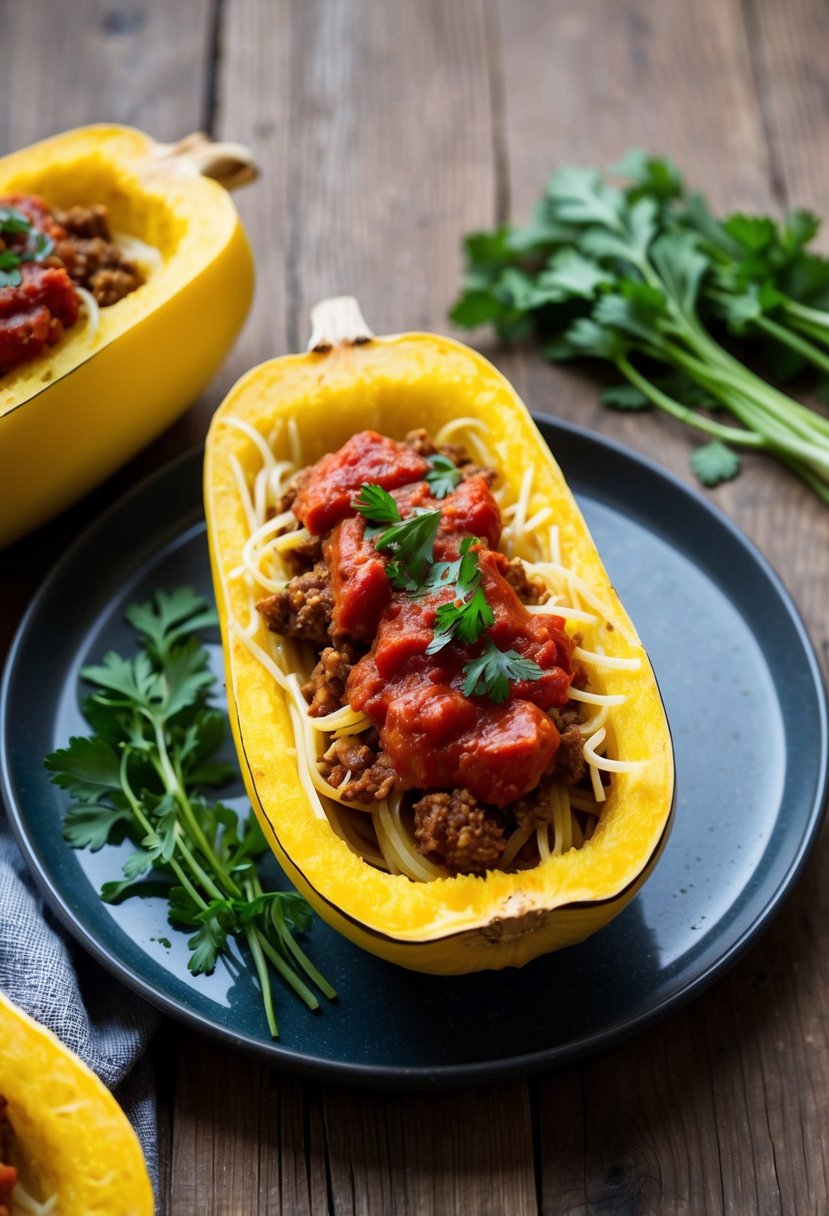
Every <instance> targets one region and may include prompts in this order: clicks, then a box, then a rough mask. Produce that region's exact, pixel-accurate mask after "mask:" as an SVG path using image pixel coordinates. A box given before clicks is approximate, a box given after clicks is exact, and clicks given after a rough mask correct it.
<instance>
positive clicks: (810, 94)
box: [0, 0, 829, 1216]
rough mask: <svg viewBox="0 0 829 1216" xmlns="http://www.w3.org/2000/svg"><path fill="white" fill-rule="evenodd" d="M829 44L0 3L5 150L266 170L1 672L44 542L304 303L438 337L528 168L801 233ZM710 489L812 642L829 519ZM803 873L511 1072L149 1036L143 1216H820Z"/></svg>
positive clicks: (567, 384) (599, 8)
mask: <svg viewBox="0 0 829 1216" xmlns="http://www.w3.org/2000/svg"><path fill="white" fill-rule="evenodd" d="M828 24H829V16H828V15H827V10H826V7H825V5H823V4H822V3H820V0H790V3H789V4H787V5H786V6H782V5H780V4H779V3H778V2H777V0H698V3H696V4H693V5H691V4H688V3H686V2H683V0H664V3H660V4H652V3H648V2H647V0H468V2H466V3H464V4H458V3H446V2H445V0H423V2H420V0H419V2H418V3H416V4H412V3H406V2H405V0H388V2H383V0H355V2H351V3H348V2H347V0H309V2H307V3H306V2H304V0H303V2H299V0H177V3H176V4H162V3H153V2H151V0H109V2H108V3H107V2H105V0H77V3H73V4H72V5H71V6H70V5H64V4H58V3H56V2H55V0H26V3H22V4H21V3H18V4H12V3H11V0H0V79H2V80H3V81H4V89H3V104H2V105H0V152H2V151H5V150H7V149H10V148H12V147H17V146H20V145H23V144H25V143H28V142H30V141H32V140H33V139H36V138H39V137H41V136H43V135H45V134H48V133H50V132H53V131H56V130H59V129H63V128H65V127H68V126H71V125H75V124H80V123H84V122H89V121H96V120H102V119H114V120H117V121H124V122H132V123H135V124H136V125H138V126H141V127H143V128H144V129H146V130H149V131H151V132H152V133H154V134H156V135H157V136H159V137H161V138H172V137H174V136H176V135H179V134H181V133H182V132H183V131H185V130H189V129H191V128H194V127H198V126H200V125H204V124H205V123H207V124H208V125H209V124H210V123H211V122H212V123H213V126H214V134H217V135H220V136H223V137H226V138H233V139H240V140H243V141H245V142H248V143H250V144H251V145H252V146H253V148H254V150H255V151H256V153H257V155H258V158H259V160H260V163H261V166H262V169H263V180H262V181H261V182H260V184H259V185H257V186H255V187H253V188H251V189H250V190H248V191H245V192H243V193H242V194H240V195H239V206H240V210H241V211H242V214H243V217H244V219H245V222H246V224H247V227H248V230H249V233H250V236H251V239H252V242H253V245H254V248H255V251H256V257H257V264H258V267H259V285H258V291H257V298H256V303H255V307H254V310H253V313H252V315H251V318H250V321H249V323H248V325H247V327H246V329H245V331H244V333H243V335H242V337H241V339H240V342H239V344H238V346H237V348H236V350H235V352H234V353H233V355H232V356H231V359H230V360H229V362H228V364H227V365H226V367H225V368H224V369H223V371H222V373H221V374H220V375H219V377H217V379H216V381H215V382H214V384H213V385H212V386H211V388H210V390H209V391H208V393H207V394H206V395H205V397H204V398H203V399H202V401H201V402H200V403H198V404H197V406H196V408H195V409H194V410H193V411H191V412H190V414H189V415H188V417H187V418H186V419H185V420H183V421H182V422H181V423H179V424H178V425H177V426H176V427H174V428H173V429H172V430H171V431H170V432H169V433H168V434H167V435H166V436H165V437H164V438H163V439H162V440H161V441H159V442H158V443H156V444H155V445H153V446H152V447H151V448H150V449H148V450H147V452H145V453H143V454H142V456H141V457H139V458H138V459H137V460H136V461H133V462H132V464H131V465H130V466H128V467H127V469H126V470H124V471H123V472H122V473H121V474H119V475H118V476H117V477H116V478H113V479H112V480H111V481H110V482H109V483H108V484H107V485H105V486H104V487H102V488H101V489H100V490H99V491H97V492H96V494H95V495H93V496H92V497H91V498H90V499H89V500H87V501H86V502H85V503H84V504H81V505H80V506H79V507H77V508H75V509H74V510H73V511H72V512H69V513H67V515H66V517H65V518H64V519H63V520H61V521H59V522H58V523H57V524H55V525H54V526H52V527H50V529H49V530H48V534H46V533H44V534H43V535H42V536H41V537H40V538H35V539H34V540H33V541H31V542H23V543H22V544H21V545H18V546H15V547H14V548H13V549H12V550H10V551H8V552H7V553H6V554H4V555H3V556H2V557H0V580H2V581H1V582H0V596H2V606H3V611H2V613H0V649H2V648H3V647H4V644H5V642H6V641H7V636H8V635H9V634H10V632H11V628H12V625H13V624H14V621H15V620H16V618H17V617H18V616H19V614H20V612H21V611H22V609H23V607H24V606H25V603H26V602H27V600H28V599H29V597H30V596H31V593H32V591H33V589H34V587H35V585H36V583H37V581H38V580H39V578H40V577H42V575H43V574H44V573H45V572H46V571H47V569H48V568H49V565H50V564H51V562H52V561H53V560H54V558H55V557H56V556H57V554H58V553H59V552H60V551H61V549H62V548H63V547H64V545H65V544H66V542H67V541H68V540H69V538H70V537H71V536H73V535H74V534H75V533H76V532H77V531H78V530H79V529H80V527H82V526H83V524H84V523H85V522H86V521H87V520H89V519H91V518H93V517H94V516H95V515H96V514H97V513H98V512H99V511H100V510H101V509H102V507H103V506H104V505H105V504H106V503H107V502H108V501H111V500H112V498H114V497H115V495H116V493H117V492H118V490H119V489H120V488H122V487H123V486H124V485H126V484H129V482H130V481H132V480H135V478H136V477H138V476H139V474H140V473H141V472H142V471H145V470H149V469H151V468H153V467H155V466H157V465H158V464H160V463H162V462H163V460H164V459H165V458H166V457H167V456H169V455H171V454H173V453H175V452H177V451H179V450H181V449H182V448H183V447H185V446H187V445H188V444H190V443H192V442H193V441H196V440H198V439H200V438H201V436H203V434H204V431H205V429H206V426H207V422H208V419H209V416H210V413H211V411H212V408H213V407H214V405H215V404H216V402H217V401H218V400H219V398H220V396H221V395H222V393H223V392H224V391H225V389H226V388H227V386H228V385H229V384H230V383H231V382H232V380H233V379H234V378H235V377H236V376H237V375H238V374H240V373H241V372H242V371H243V370H244V369H245V368H247V367H249V366H251V365H252V364H254V363H256V362H258V361H260V360H262V359H264V358H268V357H270V356H271V355H273V354H276V353H282V352H284V351H286V350H291V349H299V348H300V347H301V346H302V345H303V343H304V340H305V337H306V334H307V313H308V309H309V307H310V305H311V304H312V303H314V302H315V301H316V300H317V299H318V298H320V297H322V296H325V295H328V294H332V293H335V292H339V291H350V292H354V293H356V294H357V295H358V296H359V297H360V299H361V301H362V303H363V306H364V309H365V312H366V316H367V318H368V319H369V321H370V322H371V323H372V324H373V325H374V326H375V327H376V328H377V329H378V331H380V330H386V331H393V330H397V329H403V328H412V327H418V326H423V327H425V328H436V329H441V330H445V329H446V328H447V323H446V319H445V317H446V309H447V307H448V306H449V304H450V302H451V300H452V298H453V296H454V294H455V291H456V287H457V283H458V279H459V273H460V256H459V247H460V239H461V236H462V234H463V233H464V232H465V231H467V230H469V229H473V228H478V227H488V226H491V225H492V223H493V222H494V221H495V220H496V219H497V218H502V217H503V216H504V215H505V214H506V211H507V209H508V208H511V209H512V212H513V214H514V216H515V217H516V218H517V219H523V218H524V217H525V216H526V215H527V214H528V212H529V208H530V206H531V203H532V201H533V199H534V198H535V197H536V195H537V193H538V192H539V190H540V188H541V186H542V184H543V182H544V180H545V178H546V177H547V176H548V174H549V173H550V172H551V170H552V169H553V168H554V167H555V166H556V165H558V164H561V163H566V162H569V163H593V164H602V163H609V162H612V161H614V160H616V159H617V158H618V156H619V155H620V154H621V152H622V151H624V149H625V148H626V147H627V146H629V145H630V144H639V145H642V146H645V147H647V148H649V149H652V150H654V151H660V150H664V151H667V152H669V153H670V154H671V155H672V156H673V157H675V158H676V159H677V160H678V161H679V162H680V164H681V165H682V167H683V169H684V170H685V172H686V175H687V177H688V179H689V180H690V181H691V182H693V183H694V184H695V185H697V186H699V187H700V188H702V189H703V190H705V192H706V193H707V194H709V196H710V197H711V198H712V200H713V202H714V203H715V205H716V206H717V207H721V208H726V207H744V208H748V209H759V208H764V209H765V208H768V207H770V206H771V207H774V206H775V205H777V206H784V205H808V206H811V207H814V208H815V209H816V210H817V211H819V212H821V213H823V214H829V179H827V174H829V168H828V167H827V160H826V156H825V151H824V149H825V145H826V141H827V138H829V113H827V110H829V101H827V96H829V95H828V94H827V92H826V89H825V63H824V61H825V48H826V46H827V38H829V29H827V25H828ZM24 80H25V81H27V82H29V83H31V84H32V85H33V86H34V88H35V89H36V91H37V97H38V101H37V104H36V105H30V104H29V103H28V102H26V101H24V99H23V93H22V87H21V86H22V83H23V81H24ZM475 337H476V340H477V341H478V344H479V345H480V346H481V348H482V349H484V350H485V351H486V352H487V353H489V354H491V355H492V356H493V357H494V358H495V360H496V362H497V363H498V364H499V366H501V367H502V368H503V369H504V370H505V371H507V374H509V375H510V376H511V377H512V378H513V379H514V381H515V383H516V385H517V387H518V388H519V391H521V392H522V394H523V395H524V396H525V398H526V399H527V401H528V403H529V404H530V405H531V406H534V407H535V408H540V409H543V410H547V411H549V412H552V413H557V414H560V415H561V416H563V417H566V418H570V419H572V420H574V421H576V422H578V423H580V424H582V425H585V426H588V427H592V428H594V429H596V430H598V431H601V432H603V433H605V434H608V435H612V436H615V437H617V438H619V439H621V440H622V441H623V442H625V443H627V444H629V445H630V446H631V447H634V448H638V449H639V450H640V451H643V452H645V453H647V454H648V455H650V456H652V457H654V458H655V459H657V460H658V461H659V462H661V463H662V464H663V465H665V466H666V467H668V468H670V469H672V470H673V471H674V472H676V473H677V474H678V475H679V476H681V477H683V478H684V479H685V480H686V481H689V482H690V481H691V480H692V479H691V476H690V473H689V471H688V465H687V460H688V454H689V452H690V450H691V448H692V446H693V443H694V440H693V439H692V438H691V437H690V436H689V434H688V433H687V432H686V431H684V430H683V429H682V428H681V427H679V426H678V425H677V424H675V423H674V422H673V421H672V420H670V419H666V418H663V417H661V416H657V415H649V416H647V417H639V418H636V419H631V418H625V417H622V416H621V415H615V414H610V413H607V412H605V411H604V410H602V409H601V408H600V407H599V406H598V405H597V391H596V389H597V382H596V379H595V378H594V376H593V375H592V374H590V373H588V372H585V371H579V370H573V369H567V370H564V369H558V368H551V367H548V366H547V365H545V364H543V363H542V362H541V360H540V359H539V358H538V357H537V355H535V354H534V353H532V352H529V351H526V350H519V351H507V350H503V349H499V348H497V347H494V346H493V344H492V342H491V341H489V340H488V339H487V338H486V336H485V335H484V334H480V335H475ZM711 497H712V498H713V500H714V501H716V502H717V503H718V504H719V505H721V506H722V507H723V509H724V510H726V511H727V512H728V513H729V514H730V515H731V516H732V517H733V518H734V519H735V520H736V521H737V522H738V523H739V524H740V526H741V527H743V528H744V529H745V530H746V531H747V532H748V533H749V535H751V536H752V537H754V539H755V540H756V541H757V542H758V543H759V544H760V546H761V548H762V549H763V551H764V552H765V553H766V554H768V556H769V557H770V558H771V560H772V562H773V563H774V565H775V566H776V567H777V568H778V570H779V571H780V574H781V575H782V577H783V579H784V582H785V583H786V584H787V585H788V587H789V588H790V589H791V590H792V592H793V594H794V596H795V598H796V599H797V601H798V603H799V604H800V606H801V608H802V610H803V612H804V615H805V619H806V621H807V624H808V625H809V628H810V629H811V631H812V634H813V637H814V638H815V639H816V641H817V642H818V644H819V645H824V646H825V645H827V626H826V612H825V604H826V597H827V589H829V512H827V511H825V510H823V509H821V508H820V507H819V506H818V504H817V502H816V500H815V499H814V498H813V497H812V496H811V495H810V494H809V492H808V491H807V490H806V489H804V488H802V487H801V486H800V485H799V484H798V483H797V482H796V481H795V479H794V478H792V477H791V476H790V475H789V474H788V473H786V472H785V471H783V470H781V469H779V468H778V467H777V466H775V465H774V464H773V463H772V462H771V461H768V460H764V459H762V458H759V457H758V458H753V459H748V460H747V461H746V468H745V471H744V473H743V474H742V475H741V476H740V478H739V479H738V480H737V481H735V482H734V483H731V484H730V485H728V486H724V487H720V488H719V489H718V490H717V491H716V492H715V493H714V494H713V495H711ZM827 864H829V863H827V856H826V840H825V834H824V839H823V840H822V841H821V844H820V846H819V848H818V850H817V852H816V855H815V857H814V858H813V859H812V861H811V863H810V864H809V866H808V867H807V869H806V871H805V874H804V876H803V879H802V881H801V883H800V885H799V886H798V889H797V891H796V893H795V895H794V896H793V897H792V898H791V900H790V901H789V903H788V904H787V905H786V907H785V908H784V909H783V911H782V913H781V915H780V916H779V918H778V919H777V920H776V922H775V923H774V925H773V926H772V928H771V929H770V930H769V931H768V932H767V933H766V934H765V936H764V937H763V939H762V940H761V941H760V942H759V943H757V944H756V945H755V946H754V947H753V948H752V949H751V950H749V952H748V953H747V954H746V955H745V957H744V958H743V959H742V961H741V962H739V963H738V965H737V966H736V967H735V968H734V970H733V971H732V972H730V973H729V974H728V975H727V976H726V977H725V978H723V979H721V980H720V981H719V983H717V985H716V986H715V987H714V988H712V989H711V990H710V991H708V992H707V993H705V994H704V995H703V996H701V997H699V998H698V999H697V1000H696V1001H695V1002H694V1003H693V1004H692V1005H690V1006H689V1007H688V1008H686V1009H684V1010H681V1011H679V1012H677V1013H675V1014H674V1015H673V1016H672V1017H670V1018H669V1019H667V1020H666V1021H664V1022H663V1023H661V1024H660V1025H658V1026H656V1027H653V1028H652V1029H650V1030H649V1031H648V1032H647V1033H646V1034H643V1035H641V1036H639V1037H638V1038H636V1039H634V1040H633V1041H632V1042H630V1043H627V1044H623V1045H622V1046H620V1047H618V1048H616V1049H615V1050H613V1051H610V1052H606V1053H604V1054H603V1055H602V1056H599V1057H597V1058H595V1059H593V1060H590V1061H588V1062H586V1063H584V1064H581V1065H578V1066H573V1067H571V1068H568V1069H565V1070H563V1071H561V1072H559V1073H556V1074H553V1075H548V1076H543V1077H541V1078H538V1079H536V1080H534V1081H533V1082H532V1083H525V1082H518V1083H515V1084H513V1085H505V1086H500V1087H498V1088H496V1089H481V1090H476V1091H458V1092H455V1093H449V1094H432V1093H429V1094H423V1095H404V1094H400V1093H395V1092H389V1093H383V1094H376V1093H373V1094H364V1093H359V1092H350V1091H346V1090H343V1089H340V1088H334V1087H321V1086H317V1085H310V1084H305V1083H301V1082H298V1081H296V1080H292V1079H290V1078H285V1077H282V1076H280V1075H279V1074H278V1073H276V1072H273V1071H270V1070H267V1069H264V1068H263V1067H262V1066H261V1065H260V1064H258V1063H257V1062H256V1061H253V1060H250V1059H247V1058H245V1057H242V1056H239V1055H238V1054H236V1053H234V1052H232V1051H230V1050H229V1049H226V1048H224V1047H220V1046H216V1045H215V1044H212V1043H209V1042H207V1041H205V1040H202V1039H200V1038H197V1037H194V1036H193V1035H192V1034H191V1033H190V1032H187V1031H184V1030H182V1029H181V1028H179V1027H176V1026H172V1025H171V1026H169V1027H167V1028H166V1029H165V1031H164V1036H163V1039H162V1042H161V1045H160V1048H161V1050H160V1069H161V1080H162V1084H161V1088H160V1103H161V1116H162V1136H161V1146H162V1154H163V1160H162V1212H165V1213H171V1214H172V1216H191V1214H192V1216H202V1214H206V1213H217V1214H219V1216H225V1214H226V1216H247V1214H248V1213H251V1214H252V1213H267V1214H268V1216H275V1214H277V1213H280V1214H281V1213H285V1214H291V1216H293V1214H294V1213H297V1214H300V1216H305V1214H309V1216H316V1213H333V1214H336V1216H351V1214H356V1213H369V1214H371V1216H373V1214H374V1213H381V1214H382V1216H384V1214H385V1213H387V1212H388V1213H393V1214H395V1216H396V1214H397V1213H405V1214H407V1216H408V1214H415V1213H416V1214H418V1216H420V1214H424V1216H426V1214H427V1213H439V1214H440V1216H443V1214H444V1213H448V1214H450V1216H451V1214H453V1213H456V1214H458V1216H467V1214H470V1216H478V1214H479V1213H480V1214H486V1213H489V1212H492V1213H496V1212H497V1213H500V1212H504V1213H507V1212H508V1213H510V1214H512V1213H518V1214H524V1213H533V1212H536V1211H537V1212H540V1213H544V1214H545V1216H559V1214H560V1213H567V1214H571V1216H639V1214H646V1213H647V1214H649V1216H650V1214H653V1216H661V1214H662V1213H666V1214H667V1216H686V1214H689V1216H743V1214H747V1213H751V1214H752V1216H754V1214H755V1213H757V1214H762V1216H772V1214H774V1216H777V1214H780V1216H790V1214H794V1216H801V1214H804V1216H806V1214H808V1216H823V1214H824V1213H825V1212H827V1211H829V1178H828V1177H827V1164H826V1163H827V1160H829V1132H828V1131H827V1123H828V1122H829V1121H828V1120H827V1113H829V1111H828V1109H827V1108H828V1107H829V1098H828V1097H827V1095H829V1030H828V1029H827V1027H829V1008H828V1007H827V1006H829V996H827V994H829V930H827V925H829V881H827Z"/></svg>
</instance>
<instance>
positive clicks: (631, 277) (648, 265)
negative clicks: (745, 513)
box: [451, 150, 829, 503]
mask: <svg viewBox="0 0 829 1216" xmlns="http://www.w3.org/2000/svg"><path fill="white" fill-rule="evenodd" d="M613 173H614V175H615V177H617V178H619V179H623V180H624V182H625V184H624V185H615V184H612V183H611V182H609V181H608V180H607V179H606V178H605V177H603V176H602V174H601V173H599V172H598V171H597V170H595V169H574V168H564V169H561V170H559V171H558V172H557V173H556V174H555V175H554V176H553V177H552V179H551V180H550V182H549V184H548V186H547V188H546V191H545V193H544V195H543V197H542V199H541V200H540V202H539V204H538V206H537V208H536V212H535V215H534V217H533V219H532V221H531V223H530V224H529V226H528V227H527V228H523V229H521V228H512V227H510V226H502V227H500V228H498V229H496V230H495V231H494V232H483V233H474V234H472V235H471V236H469V237H468V238H467V241H466V253H467V263H468V272H467V277H466V281H465V285H464V290H463V292H462V294H461V296H460V298H459V299H458V301H457V302H456V304H455V306H454V308H453V309H452V313H451V316H452V319H453V320H454V321H455V322H456V323H457V324H459V325H464V326H468V327H472V326H475V325H480V324H483V323H485V322H490V323H492V324H493V325H494V327H495V328H496V330H497V331H498V333H499V335H500V336H501V337H502V338H505V339H516V338H520V337H526V336H529V335H532V334H535V335H536V336H537V337H539V338H540V340H541V341H542V343H543V350H544V353H545V354H546V355H547V357H548V358H550V359H554V360H561V359H571V358H576V357H578V358H592V359H599V360H604V361H606V362H609V363H610V364H612V365H613V366H614V367H615V368H616V370H617V371H618V372H619V373H620V374H621V376H622V378H623V380H624V382H625V383H624V384H623V385H622V386H611V388H610V390H609V391H606V392H605V393H604V394H603V401H604V402H605V404H607V405H610V406H613V407H615V408H621V409H627V410H630V409H642V408H646V407H648V406H656V407H658V408H659V409H662V410H664V411H665V412H666V413H668V414H671V415H672V416H673V417H675V418H677V419H679V420H680V421H682V422H685V423H688V424H690V425H691V426H693V427H695V428H696V429H698V430H699V431H701V432H703V433H705V434H707V435H708V437H709V439H710V442H709V443H708V444H706V445H705V446H704V447H703V448H701V449H699V450H698V451H697V452H696V453H695V455H694V458H693V467H694V469H695V471H696V473H697V475H698V477H699V478H700V480H701V481H703V482H704V483H705V484H715V483H716V482H718V481H722V480H725V479H727V478H729V477H733V476H734V475H735V474H736V472H737V471H738V469H739V463H740V461H739V456H738V455H737V449H741V448H742V449H747V450H752V449H753V450H760V451H765V452H769V453H772V454H774V455H776V456H777V457H779V458H780V459H781V460H782V461H784V462H785V463H786V464H787V465H788V466H789V467H790V468H791V469H793V470H794V471H795V472H796V473H797V474H798V475H799V476H800V477H802V478H803V480H804V481H805V482H806V483H807V484H808V485H809V486H810V487H811V488H812V489H813V490H814V491H815V492H816V493H817V494H818V495H819V496H820V498H821V499H822V500H823V501H824V502H827V503H829V421H827V419H826V418H824V417H823V416H822V415H821V414H819V413H818V412H817V411H815V410H812V409H809V408H807V407H806V406H804V405H803V404H801V403H800V402H798V401H796V400H794V399H793V398H792V397H790V396H789V395H787V394H786V393H785V392H783V391H781V390H780V389H779V388H777V387H775V386H773V385H772V384H771V383H769V382H767V381H766V380H764V379H762V378H761V377H760V376H759V375H757V374H756V373H755V372H754V371H752V370H751V369H750V368H749V367H748V366H747V365H746V363H745V362H743V361H741V359H738V358H737V357H736V356H735V355H734V354H733V353H732V351H731V346H732V345H734V344H736V345H737V347H738V349H739V343H740V341H741V340H742V339H744V338H753V339H754V344H753V345H752V346H750V347H745V348H743V353H744V354H745V355H746V356H747V357H751V358H753V357H754V354H755V351H756V349H757V345H758V344H757V339H758V338H759V339H761V350H762V355H763V359H764V365H765V367H766V368H767V369H768V371H769V372H770V374H771V375H772V376H773V377H774V378H775V379H776V380H778V381H785V380H786V379H788V378H789V377H790V376H791V375H792V374H793V373H795V372H797V371H799V370H802V369H803V368H804V367H806V366H809V365H811V367H813V368H816V369H818V371H819V372H821V373H822V374H823V375H824V376H826V375H827V374H829V259H827V258H825V257H822V256H820V255H818V254H816V253H814V252H813V251H812V250H811V248H810V245H811V242H812V241H813V240H814V238H815V236H816V234H817V231H818V227H819V222H818V220H817V219H816V217H815V216H813V215H811V214H810V213H809V212H805V211H796V212H793V213H792V214H791V215H789V216H787V217H786V218H785V220H784V221H783V222H782V223H777V222H776V221H774V220H772V219H770V218H769V217H766V216H746V215H740V214H738V215H732V216H728V217H726V218H725V219H724V220H719V219H717V218H715V217H714V216H713V215H712V213H711V211H710V210H709V208H708V206H707V204H706V203H705V200H704V199H702V198H701V196H699V195H696V194H693V193H689V192H688V191H687V190H686V188H685V185H684V183H683V180H682V177H681V174H680V173H679V171H678V169H677V168H676V167H675V166H674V165H673V164H672V163H671V162H670V161H669V160H667V159H666V158H660V157H649V156H646V155H645V154H644V153H642V152H639V151H636V150H634V151H632V152H630V153H628V155H627V156H626V157H625V158H624V160H623V161H622V162H621V163H620V164H619V165H617V166H616V167H615V169H614V170H613ZM723 329H726V330H728V331H729V333H730V335H731V338H730V342H729V348H728V349H726V347H725V346H724V345H722V343H721V342H720V340H719V335H720V334H721V333H722V331H723ZM718 408H724V409H725V410H727V411H728V412H729V413H730V414H731V415H732V416H733V418H734V420H735V425H730V424H727V423H725V422H724V421H723V420H722V419H721V418H719V417H717V416H716V410H717V409H718Z"/></svg>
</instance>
